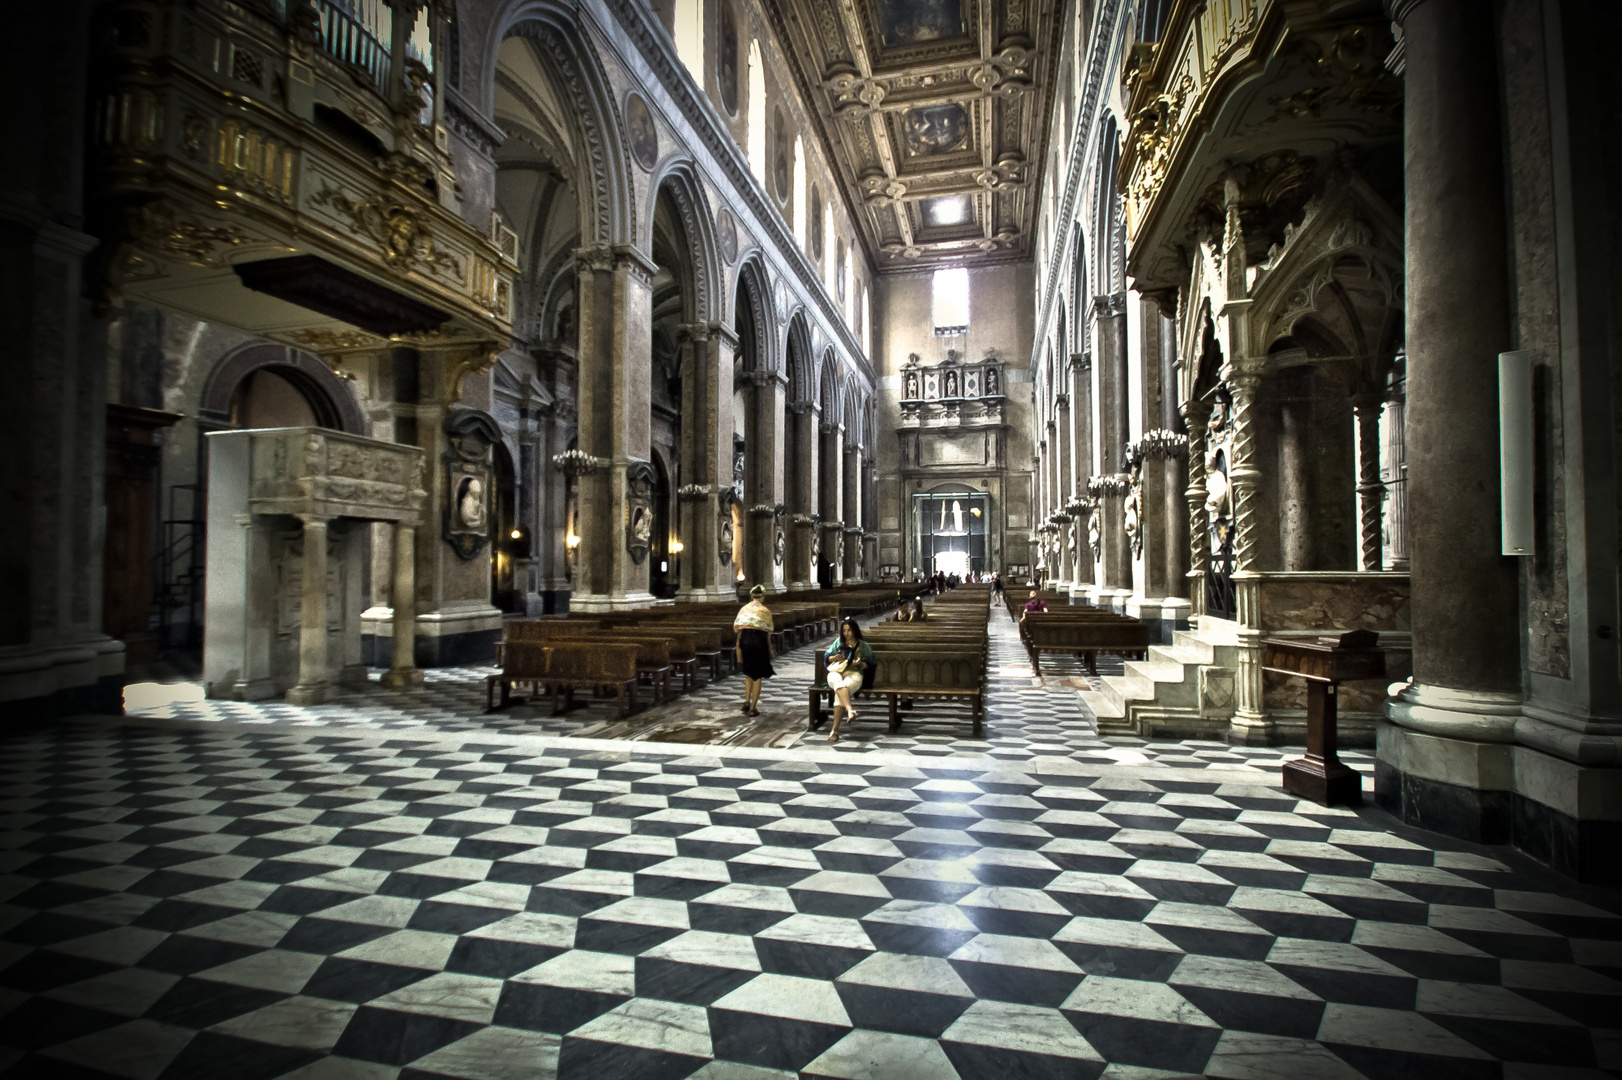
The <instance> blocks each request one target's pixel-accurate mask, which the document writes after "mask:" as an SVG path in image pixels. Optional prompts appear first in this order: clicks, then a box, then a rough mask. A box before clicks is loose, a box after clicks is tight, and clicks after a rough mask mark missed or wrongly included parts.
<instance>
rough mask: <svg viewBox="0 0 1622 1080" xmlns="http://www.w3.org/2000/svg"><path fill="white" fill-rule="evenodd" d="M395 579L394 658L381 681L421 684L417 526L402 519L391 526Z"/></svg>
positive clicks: (392, 684)
mask: <svg viewBox="0 0 1622 1080" xmlns="http://www.w3.org/2000/svg"><path fill="white" fill-rule="evenodd" d="M392 531H393V533H394V543H393V544H392V545H391V546H392V547H393V549H394V574H393V578H394V582H393V585H392V588H391V595H392V597H393V600H394V611H393V616H394V662H393V663H392V664H391V665H390V666H389V670H387V671H385V672H384V673H383V678H382V683H383V685H384V686H385V687H388V688H390V689H394V688H398V687H404V686H421V685H422V678H423V675H422V671H421V669H420V668H418V667H417V657H416V649H417V574H416V568H417V554H416V547H417V527H416V526H415V525H412V524H409V523H407V522H404V521H400V522H396V523H395V525H394V527H393V530H392Z"/></svg>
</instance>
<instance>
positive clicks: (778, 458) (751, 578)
mask: <svg viewBox="0 0 1622 1080" xmlns="http://www.w3.org/2000/svg"><path fill="white" fill-rule="evenodd" d="M743 378H744V379H745V380H746V387H745V390H744V402H745V407H746V408H747V409H748V410H749V414H748V422H747V423H746V424H745V426H744V440H745V444H746V445H745V451H744V452H745V453H746V454H747V455H748V456H747V458H746V460H745V462H744V504H745V506H746V507H747V508H748V513H747V514H746V515H745V517H744V533H745V536H744V544H745V546H744V551H745V553H746V554H745V557H744V562H743V564H742V565H743V567H744V573H745V575H746V577H747V579H748V584H749V585H750V586H751V587H752V586H755V585H764V586H766V591H767V592H769V593H774V592H782V591H783V588H784V586H783V568H782V567H781V566H779V565H778V564H777V562H776V509H777V506H778V505H779V504H780V503H782V501H783V467H784V466H783V404H784V401H783V399H784V397H785V393H786V390H787V386H788V380H787V379H786V378H785V377H784V376H783V375H781V374H780V373H778V372H775V371H747V372H744V373H743Z"/></svg>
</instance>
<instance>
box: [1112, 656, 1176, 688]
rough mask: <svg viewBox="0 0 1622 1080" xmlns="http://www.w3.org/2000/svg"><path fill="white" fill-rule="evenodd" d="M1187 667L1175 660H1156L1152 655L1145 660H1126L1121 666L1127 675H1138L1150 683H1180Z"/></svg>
mask: <svg viewBox="0 0 1622 1080" xmlns="http://www.w3.org/2000/svg"><path fill="white" fill-rule="evenodd" d="M1186 666H1187V665H1185V664H1183V663H1181V662H1179V661H1176V660H1160V659H1156V658H1155V656H1154V653H1153V652H1151V653H1150V654H1149V659H1147V660H1128V661H1126V663H1125V664H1124V665H1123V667H1124V668H1125V670H1126V673H1127V674H1128V675H1138V676H1141V677H1142V678H1145V679H1148V680H1149V681H1150V682H1157V683H1162V682H1182V680H1183V670H1184V668H1185V667H1186Z"/></svg>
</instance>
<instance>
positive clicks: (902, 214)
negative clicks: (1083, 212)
mask: <svg viewBox="0 0 1622 1080" xmlns="http://www.w3.org/2000/svg"><path fill="white" fill-rule="evenodd" d="M764 6H765V7H766V9H767V10H768V11H769V12H770V13H771V16H772V18H773V19H774V20H775V21H777V23H778V27H777V29H778V32H779V34H781V35H782V37H783V40H786V41H787V42H789V43H790V45H791V48H790V50H789V52H790V55H791V56H792V57H793V61H794V63H795V64H796V66H797V69H798V70H797V71H796V72H795V75H796V78H797V79H798V80H799V82H800V84H801V89H802V90H803V91H804V92H805V93H806V94H807V96H808V100H810V101H812V102H814V103H815V106H816V109H817V113H818V117H817V121H818V123H819V124H820V125H821V127H822V134H823V136H824V145H825V146H826V147H828V148H829V149H830V150H831V151H832V154H833V158H834V161H833V165H834V168H835V170H836V171H837V172H838V174H839V179H840V183H842V184H843V185H844V186H845V188H846V191H847V194H848V196H849V199H850V203H851V205H852V206H853V207H855V209H856V212H857V218H858V220H859V221H860V222H861V228H862V229H863V231H864V233H865V234H866V237H867V241H868V247H869V250H871V251H872V252H873V256H874V260H875V263H876V265H877V267H878V269H879V270H880V272H883V271H897V270H915V269H919V268H922V267H924V266H929V265H939V264H943V263H950V264H952V265H959V264H963V263H971V264H973V263H984V262H1003V261H1009V260H1014V259H1027V258H1030V257H1031V256H1032V254H1033V253H1034V245H1035V232H1036V210H1037V194H1038V191H1037V189H1038V186H1039V183H1040V179H1041V176H1042V166H1043V156H1044V154H1045V152H1046V147H1047V136H1048V114H1049V112H1050V109H1051V103H1052V92H1053V88H1054V85H1055V83H1056V81H1057V80H1056V79H1055V78H1054V73H1053V71H1052V70H1051V69H1052V65H1053V64H1054V62H1055V60H1054V57H1055V55H1056V52H1057V49H1056V41H1055V38H1056V34H1057V30H1056V22H1057V17H1058V13H1057V11H1056V10H1055V7H1056V5H1054V4H1052V3H1041V2H1037V0H767V3H766V4H765V5H764Z"/></svg>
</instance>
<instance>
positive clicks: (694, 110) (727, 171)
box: [605, 0, 877, 388]
mask: <svg viewBox="0 0 1622 1080" xmlns="http://www.w3.org/2000/svg"><path fill="white" fill-rule="evenodd" d="M605 2H606V6H607V8H608V10H609V11H610V12H611V13H613V15H614V16H615V17H616V19H617V20H618V21H619V23H620V26H621V27H622V28H623V29H624V30H625V32H626V35H627V36H628V37H629V38H630V39H631V41H633V42H634V43H635V44H636V48H637V51H638V52H639V53H640V54H641V56H642V60H643V62H645V63H646V64H647V65H648V67H649V69H650V70H651V71H652V72H653V73H654V75H655V76H656V77H657V78H658V79H659V83H660V85H661V86H662V87H663V88H664V90H665V92H666V93H667V94H669V95H670V99H671V100H672V101H673V102H675V104H676V107H677V108H679V109H680V110H681V113H682V116H683V118H685V119H686V121H687V123H688V125H689V126H690V127H691V128H692V129H693V133H694V134H695V135H697V136H698V137H699V139H700V140H701V141H702V142H703V144H704V147H705V149H707V150H708V151H709V152H710V154H711V156H712V157H713V158H714V160H715V163H716V164H717V165H718V166H719V167H720V170H721V172H722V173H723V174H724V175H725V176H726V178H727V180H729V181H731V184H732V188H733V190H734V192H735V193H736V194H737V196H738V198H739V199H740V200H741V201H742V202H743V203H745V204H746V205H747V206H748V207H749V210H750V212H751V213H752V214H753V215H754V217H755V220H756V221H757V222H758V223H759V224H760V226H761V227H762V228H763V229H764V230H765V231H766V233H767V234H768V238H769V239H770V240H771V241H773V243H774V244H775V245H776V249H777V254H778V256H779V258H781V259H782V261H783V262H785V263H787V264H788V265H789V266H790V267H791V268H792V270H793V272H794V274H795V275H796V276H797V277H798V278H799V280H800V285H801V292H802V293H803V295H804V296H807V297H810V298H811V302H812V303H813V304H814V305H815V306H816V307H818V308H819V309H821V311H822V314H823V318H824V320H825V321H826V322H827V323H828V325H829V326H831V327H833V328H834V333H835V335H837V336H838V338H839V340H840V344H841V345H843V346H844V348H845V353H846V355H847V357H848V359H849V360H850V362H851V364H852V366H853V367H855V368H856V370H857V371H859V372H860V373H861V374H862V375H863V376H865V377H866V379H867V384H868V386H869V388H876V385H877V380H876V379H875V377H874V374H873V365H872V363H871V361H870V360H869V359H868V357H867V354H866V353H865V352H864V351H863V350H862V347H861V345H860V344H859V343H858V342H857V340H856V333H855V331H854V330H852V329H851V327H850V326H849V325H848V324H847V323H846V322H845V318H844V313H843V312H842V311H841V310H840V305H839V303H838V301H837V300H835V298H834V297H833V296H832V295H830V294H829V292H828V290H827V289H826V288H825V287H824V286H823V284H822V280H821V278H820V277H819V276H818V274H817V270H816V267H814V266H813V265H812V264H811V259H810V257H809V256H808V255H806V253H805V252H804V251H802V250H801V249H800V245H799V241H798V240H796V239H795V237H794V233H793V231H792V230H791V229H789V227H788V225H787V224H786V223H785V222H784V221H783V216H782V212H781V211H780V210H779V209H778V208H777V206H776V205H775V203H774V202H773V200H772V199H771V197H770V196H769V195H767V193H766V190H765V188H764V187H762V186H761V184H760V182H759V181H758V180H756V179H755V174H754V172H753V171H752V170H751V169H750V168H749V162H748V161H747V160H746V159H745V158H744V155H743V151H742V150H741V149H740V148H739V146H738V144H737V142H736V141H735V140H734V139H733V138H732V132H731V131H730V130H729V129H728V128H727V127H726V125H725V122H724V121H723V120H722V118H721V115H720V113H718V112H716V110H715V105H714V104H713V103H712V102H711V101H710V98H709V95H708V94H706V93H704V91H703V90H702V89H701V88H700V87H699V86H698V84H697V83H695V82H694V81H693V76H692V73H691V72H690V71H688V70H687V65H686V64H683V63H682V62H681V60H680V59H679V58H678V57H677V56H676V47H675V44H674V43H673V42H672V41H671V40H670V35H669V34H668V33H667V32H666V31H665V28H664V26H663V25H662V24H661V23H659V21H658V17H657V16H656V15H655V14H654V13H653V9H652V7H650V6H648V5H647V4H646V3H639V2H637V0H605ZM869 269H870V270H871V265H870V266H869Z"/></svg>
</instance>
